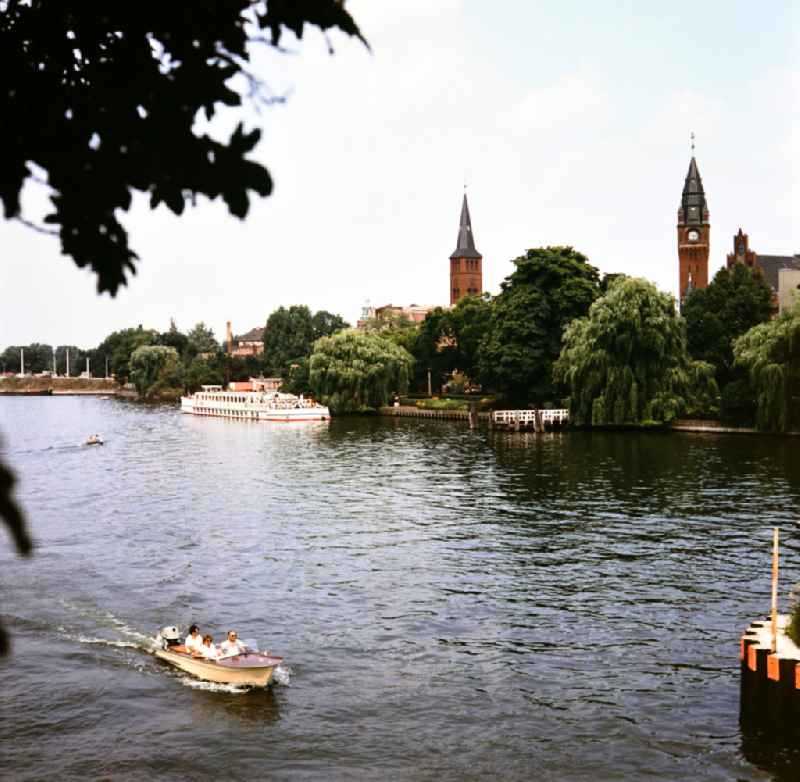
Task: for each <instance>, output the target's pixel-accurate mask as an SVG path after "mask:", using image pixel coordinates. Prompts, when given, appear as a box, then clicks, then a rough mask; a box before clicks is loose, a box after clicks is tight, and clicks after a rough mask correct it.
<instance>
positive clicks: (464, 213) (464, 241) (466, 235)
mask: <svg viewBox="0 0 800 782" xmlns="http://www.w3.org/2000/svg"><path fill="white" fill-rule="evenodd" d="M480 257H482V256H481V254H480V253H479V252H478V251H477V250H476V249H475V239H474V238H473V236H472V221H471V220H470V218H469V206H467V194H466V193H464V201H463V203H462V204H461V221H460V222H459V226H458V240H457V242H456V249H455V250H454V251H453V254H452V255H451V256H450V258H480Z"/></svg>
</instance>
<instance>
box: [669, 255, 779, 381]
mask: <svg viewBox="0 0 800 782" xmlns="http://www.w3.org/2000/svg"><path fill="white" fill-rule="evenodd" d="M681 314H682V315H683V317H684V318H685V320H686V336H687V344H688V348H689V353H690V354H691V355H692V357H693V358H696V359H700V360H701V361H708V362H709V363H710V364H713V365H714V368H715V369H716V370H717V382H718V383H719V385H720V388H722V387H724V386H725V385H727V384H728V383H729V382H730V381H731V380H734V379H738V378H737V376H736V374H735V372H734V368H733V341H734V340H735V339H736V338H737V337H740V336H741V335H742V334H744V333H745V332H746V331H749V330H750V329H751V328H753V326H757V325H758V324H759V323H764V322H765V321H768V320H769V319H770V317H771V315H772V291H771V290H770V287H769V285H767V283H766V281H765V280H764V275H763V274H761V272H760V271H759V270H753V269H750V268H749V267H747V266H745V265H744V264H743V263H737V264H735V265H734V266H733V267H732V268H731V269H727V268H723V269H720V270H719V271H718V272H717V273H716V274H715V275H714V279H713V280H711V282H710V283H709V285H708V287H707V288H698V289H696V290H694V291H692V292H691V293H690V294H689V295H688V296H687V297H686V299H685V301H684V302H683V306H682V308H681Z"/></svg>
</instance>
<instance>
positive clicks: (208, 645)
mask: <svg viewBox="0 0 800 782" xmlns="http://www.w3.org/2000/svg"><path fill="white" fill-rule="evenodd" d="M192 657H204V658H205V659H206V660H216V659H217V658H218V657H219V649H217V647H216V646H215V645H214V639H213V638H212V637H211V636H210V635H204V636H203V641H202V643H200V645H199V646H197V647H195V649H193V650H192Z"/></svg>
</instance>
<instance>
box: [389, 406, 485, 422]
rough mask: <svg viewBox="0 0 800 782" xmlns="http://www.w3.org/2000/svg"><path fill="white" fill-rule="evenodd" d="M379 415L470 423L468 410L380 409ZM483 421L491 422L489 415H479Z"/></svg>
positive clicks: (406, 407) (404, 407)
mask: <svg viewBox="0 0 800 782" xmlns="http://www.w3.org/2000/svg"><path fill="white" fill-rule="evenodd" d="M378 414H379V415H388V416H399V417H401V418H438V419H439V420H448V421H467V422H468V421H469V411H468V410H423V409H421V408H419V407H410V406H402V407H379V408H378ZM478 418H479V419H480V420H482V421H488V420H489V413H478Z"/></svg>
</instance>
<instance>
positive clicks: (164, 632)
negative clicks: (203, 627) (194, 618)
mask: <svg viewBox="0 0 800 782" xmlns="http://www.w3.org/2000/svg"><path fill="white" fill-rule="evenodd" d="M159 635H160V636H161V642H162V643H163V644H164V648H165V649H169V648H170V646H180V645H181V644H182V643H183V640H182V639H181V633H180V630H178V628H177V627H174V626H173V627H162V628H161V632H160V633H159Z"/></svg>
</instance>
